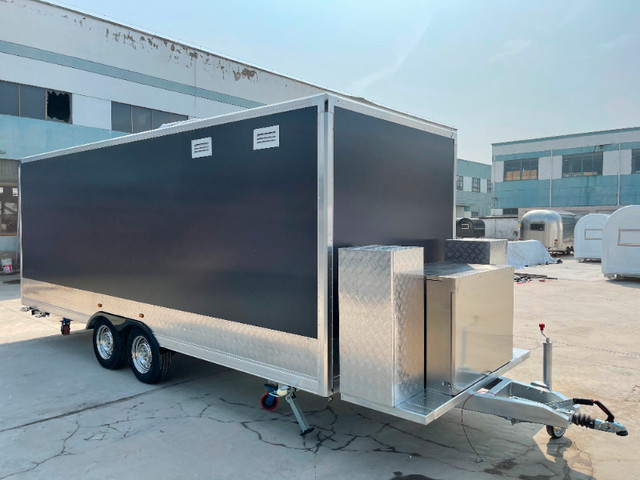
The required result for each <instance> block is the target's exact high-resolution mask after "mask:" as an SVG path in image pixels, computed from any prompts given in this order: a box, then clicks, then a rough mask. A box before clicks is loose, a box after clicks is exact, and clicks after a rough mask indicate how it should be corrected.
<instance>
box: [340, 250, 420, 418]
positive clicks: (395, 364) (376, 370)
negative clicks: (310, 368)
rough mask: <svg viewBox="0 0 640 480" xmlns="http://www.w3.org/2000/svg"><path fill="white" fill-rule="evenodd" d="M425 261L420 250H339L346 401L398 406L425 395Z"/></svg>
mask: <svg viewBox="0 0 640 480" xmlns="http://www.w3.org/2000/svg"><path fill="white" fill-rule="evenodd" d="M423 258H424V252H423V249H422V248H419V247H390V246H369V247H356V248H341V249H340V250H339V263H338V264H339V273H338V279H339V299H340V326H339V328H340V347H339V348H340V391H341V393H342V398H343V399H344V400H347V401H351V402H353V403H358V404H361V405H366V406H370V407H375V406H380V405H382V406H386V407H395V406H397V405H399V404H400V403H402V402H404V401H406V400H408V399H409V398H411V397H412V396H414V395H416V394H417V393H420V392H422V391H423V390H424V277H423V276H422V269H423V262H424V260H423Z"/></svg>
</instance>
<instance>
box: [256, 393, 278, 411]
mask: <svg viewBox="0 0 640 480" xmlns="http://www.w3.org/2000/svg"><path fill="white" fill-rule="evenodd" d="M260 406H261V407H262V408H264V409H265V410H266V411H268V412H271V411H273V410H275V409H276V407H277V406H278V399H277V397H274V396H273V395H269V394H268V393H265V394H264V395H263V396H262V398H261V399H260Z"/></svg>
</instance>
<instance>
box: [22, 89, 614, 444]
mask: <svg viewBox="0 0 640 480" xmlns="http://www.w3.org/2000/svg"><path fill="white" fill-rule="evenodd" d="M455 152H456V132H455V130H454V129H451V128H449V127H445V126H442V125H438V124H435V123H432V122H428V121H425V120H421V119H417V118H414V117H409V116H406V115H402V114H399V113H397V112H393V111H390V110H387V109H381V108H376V107H373V106H371V105H368V104H363V103H359V102H355V101H352V100H348V99H344V98H342V97H337V96H334V95H318V96H315V97H309V98H306V99H301V100H297V101H292V102H287V103H282V104H278V105H272V106H268V107H261V108H257V109H253V110H247V111H244V112H240V113H234V114H230V115H225V116H221V117H216V118H211V119H207V120H200V121H190V122H186V123H183V124H178V125H174V126H169V127H167V128H163V129H160V130H155V131H150V132H145V133H141V134H135V135H129V136H126V137H121V138H118V139H114V140H109V141H105V142H99V143H95V144H91V145H84V146H81V147H76V148H72V149H67V150H61V151H57V152H52V153H50V154H45V155H40V156H36V157H32V158H29V159H26V160H25V161H23V162H22V164H21V170H20V172H21V173H20V175H21V177H20V181H21V193H22V202H21V206H22V211H21V219H22V249H23V265H22V270H21V275H22V277H21V282H22V302H23V304H24V305H26V306H27V308H28V309H31V311H32V313H34V314H38V315H43V314H48V313H49V312H50V313H56V314H59V315H61V316H62V317H64V320H63V331H65V332H68V328H69V326H68V324H69V321H71V320H78V321H81V322H86V325H87V328H90V329H93V347H94V353H95V356H96V359H97V360H98V362H99V363H100V365H102V366H103V367H104V368H106V369H115V368H119V367H122V366H124V365H125V364H128V365H129V367H130V368H131V370H132V371H133V373H134V374H135V375H136V377H137V378H138V379H139V380H141V381H143V382H146V383H156V382H159V381H161V380H162V379H163V378H164V377H165V375H166V374H167V372H168V368H169V365H170V362H171V356H172V353H173V352H180V353H183V354H186V355H191V356H194V357H197V358H200V359H203V360H207V361H210V362H214V363H218V364H221V365H225V366H227V367H230V368H234V369H237V370H240V371H244V372H247V373H249V374H252V375H256V376H258V377H262V378H264V379H266V381H267V393H265V395H264V396H263V397H262V398H261V400H260V404H261V405H262V406H263V407H264V408H265V409H267V410H272V409H273V408H275V407H276V405H277V402H278V399H279V398H284V399H285V400H286V401H287V402H288V403H289V405H290V406H291V408H292V409H293V413H294V415H295V417H296V419H297V420H298V423H299V426H300V429H301V431H302V433H303V434H307V433H309V432H310V431H311V430H312V428H311V427H310V426H309V424H308V423H307V421H306V419H305V417H304V414H303V412H302V411H301V410H300V409H299V408H298V406H297V405H296V401H295V392H296V389H300V390H305V391H307V392H311V393H314V394H317V395H321V396H325V397H327V396H330V395H334V394H338V393H340V392H341V391H342V394H343V398H344V399H345V400H346V401H350V402H353V403H357V404H360V405H364V406H367V407H370V408H374V409H376V410H378V411H381V412H386V413H389V414H391V415H395V416H398V417H401V418H405V419H408V420H412V421H414V422H419V423H429V422H431V421H433V420H435V419H437V418H438V417H440V416H441V415H442V414H443V413H445V412H446V411H447V410H450V409H452V408H455V407H461V408H462V407H464V408H467V409H471V410H476V411H480V412H485V413H490V414H495V415H500V416H503V417H505V418H509V419H510V420H512V421H527V422H534V423H540V424H543V425H547V427H548V428H547V431H548V432H549V434H550V435H551V436H553V437H558V436H561V435H562V434H563V432H564V429H565V428H566V427H568V426H569V425H570V424H572V423H573V424H577V425H582V426H587V427H589V428H594V429H599V430H605V431H609V432H615V433H617V434H618V435H625V434H626V429H625V428H624V427H623V426H622V425H620V424H618V423H616V422H615V421H614V417H613V416H612V415H610V416H608V417H607V420H606V421H599V420H595V419H590V418H589V417H586V416H582V415H579V414H578V413H577V410H578V405H580V404H581V403H582V402H587V403H588V402H591V404H593V403H594V401H593V400H580V399H570V398H567V397H565V396H563V395H562V394H559V393H557V392H554V391H552V390H551V385H550V381H549V382H548V383H547V384H545V385H538V386H532V385H529V384H522V383H519V382H515V381H513V380H509V379H505V378H502V377H500V375H501V374H502V373H503V372H506V371H508V370H509V369H511V368H513V367H514V366H516V365H518V364H519V363H520V362H522V361H524V360H525V359H526V358H527V357H528V354H529V352H527V351H524V350H519V349H514V348H513V334H512V323H513V285H512V279H513V269H512V268H511V267H508V266H485V265H480V266H470V265H457V266H455V265H454V266H453V267H452V266H451V264H447V265H443V266H442V267H441V268H433V267H432V268H427V269H425V267H424V263H425V261H426V262H434V261H438V260H442V259H443V258H444V250H443V249H444V243H445V239H447V238H450V237H451V236H452V233H453V226H454V217H453V211H454V190H453V188H454V171H455V168H454V166H455V164H454V162H455V158H456V153H455ZM425 292H426V293H425ZM454 294H455V295H454ZM454 297H455V298H454ZM452 298H453V300H451V299H452ZM425 332H426V335H425ZM425 337H426V338H425ZM338 345H339V347H338ZM334 354H335V357H334ZM338 355H339V357H338ZM334 358H339V360H340V361H339V362H334ZM425 365H426V368H425ZM338 378H340V381H338ZM425 385H426V388H425ZM341 389H342V390H341Z"/></svg>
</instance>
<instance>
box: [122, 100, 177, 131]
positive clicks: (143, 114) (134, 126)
mask: <svg viewBox="0 0 640 480" xmlns="http://www.w3.org/2000/svg"><path fill="white" fill-rule="evenodd" d="M188 118H189V117H187V116H186V115H179V114H177V113H169V112H163V111H161V110H152V109H150V108H145V107H137V106H135V105H128V104H126V103H118V102H111V130H116V131H118V132H125V133H139V132H146V131H147V130H152V129H154V128H158V127H161V126H162V125H163V124H165V123H172V122H181V121H183V120H187V119H188Z"/></svg>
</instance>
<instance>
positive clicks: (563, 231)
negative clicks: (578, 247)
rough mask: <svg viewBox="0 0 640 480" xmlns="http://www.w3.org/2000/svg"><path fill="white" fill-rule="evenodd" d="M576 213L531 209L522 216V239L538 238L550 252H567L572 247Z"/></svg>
mask: <svg viewBox="0 0 640 480" xmlns="http://www.w3.org/2000/svg"><path fill="white" fill-rule="evenodd" d="M575 224H576V215H575V214H573V213H569V212H555V211H553V210H531V211H530V212H527V213H525V214H524V216H523V217H522V221H521V222H520V237H521V239H522V240H538V241H539V242H541V243H542V244H543V245H544V246H545V247H546V248H547V250H549V251H550V252H558V253H569V252H571V250H572V249H573V232H574V228H575Z"/></svg>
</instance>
